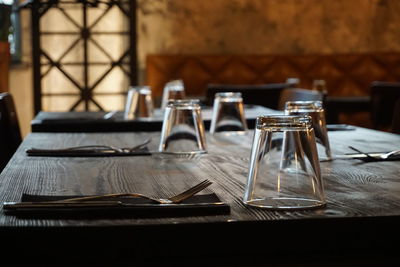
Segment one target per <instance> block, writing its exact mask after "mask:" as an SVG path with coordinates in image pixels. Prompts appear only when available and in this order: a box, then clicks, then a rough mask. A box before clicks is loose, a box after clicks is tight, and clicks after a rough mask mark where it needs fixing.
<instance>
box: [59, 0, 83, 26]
mask: <svg viewBox="0 0 400 267" xmlns="http://www.w3.org/2000/svg"><path fill="white" fill-rule="evenodd" d="M57 8H58V9H59V10H60V11H61V13H63V14H64V16H65V17H66V18H67V19H68V20H69V21H70V22H71V23H72V24H74V26H75V27H77V28H78V29H79V30H82V27H81V25H79V23H78V22H76V21H75V19H74V18H72V17H71V16H70V15H69V14H68V13H67V12H66V11H65V9H64V8H63V7H60V6H58V7H57Z"/></svg>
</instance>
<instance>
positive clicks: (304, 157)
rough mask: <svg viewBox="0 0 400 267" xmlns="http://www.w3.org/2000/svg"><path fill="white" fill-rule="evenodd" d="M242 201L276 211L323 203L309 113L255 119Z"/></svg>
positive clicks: (318, 166) (310, 206) (322, 190)
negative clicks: (305, 114)
mask: <svg viewBox="0 0 400 267" xmlns="http://www.w3.org/2000/svg"><path fill="white" fill-rule="evenodd" d="M243 202H244V203H245V204H246V205H249V206H252V207H259V208H266V209H277V210H280V209H283V210H284V209H287V210H292V209H306V208H316V207H321V206H324V205H325V195H324V188H323V181H322V178H321V171H320V165H319V161H318V155H317V151H316V143H315V138H314V130H313V128H312V126H311V118H310V117H309V116H290V115H275V116H272V115H271V116H260V117H258V118H257V122H256V129H255V134H254V139H253V145H252V149H251V156H250V166H249V174H248V177H247V184H246V187H245V193H244V198H243Z"/></svg>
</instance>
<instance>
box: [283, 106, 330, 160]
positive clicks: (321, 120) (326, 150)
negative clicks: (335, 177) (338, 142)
mask: <svg viewBox="0 0 400 267" xmlns="http://www.w3.org/2000/svg"><path fill="white" fill-rule="evenodd" d="M285 114H287V115H308V116H311V118H312V126H313V127H314V132H315V138H316V140H317V149H318V155H319V157H320V158H321V159H328V160H329V159H331V158H332V153H331V148H330V145H329V138H328V131H327V129H326V121H325V111H324V108H323V107H322V102H321V101H288V102H286V104H285ZM324 154H325V155H326V158H324V156H323V155H324Z"/></svg>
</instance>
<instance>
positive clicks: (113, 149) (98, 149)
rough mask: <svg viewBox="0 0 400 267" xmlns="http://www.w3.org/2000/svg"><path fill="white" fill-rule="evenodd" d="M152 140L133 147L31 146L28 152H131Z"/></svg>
mask: <svg viewBox="0 0 400 267" xmlns="http://www.w3.org/2000/svg"><path fill="white" fill-rule="evenodd" d="M150 142H151V138H148V139H146V140H145V141H144V142H143V143H140V144H138V145H136V146H133V147H122V148H119V147H115V146H107V145H87V146H74V147H66V148H55V149H42V148H30V149H28V150H27V153H49V152H50V153H51V152H67V153H74V152H78V153H79V152H88V151H91V152H109V153H110V152H111V153H112V152H115V153H130V152H134V151H136V150H139V149H141V148H143V147H145V146H146V145H147V144H148V143H150Z"/></svg>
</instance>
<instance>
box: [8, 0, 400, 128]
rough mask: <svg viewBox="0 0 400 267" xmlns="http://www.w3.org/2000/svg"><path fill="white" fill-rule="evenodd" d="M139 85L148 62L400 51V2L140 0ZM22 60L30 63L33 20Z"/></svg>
mask: <svg viewBox="0 0 400 267" xmlns="http://www.w3.org/2000/svg"><path fill="white" fill-rule="evenodd" d="M137 3H138V10H137V15H138V52H139V67H140V70H141V77H142V78H141V80H142V81H143V80H144V79H143V75H144V71H143V70H144V67H145V56H146V55H147V54H149V53H164V54H166V53H169V54H177V53H182V54H189V53H193V54H277V53H278V54H292V53H295V54H298V53H300V54H307V53H323V54H334V53H347V52H386V51H387V52H389V51H391V52H393V51H397V52H400V16H399V14H400V1H399V0H137ZM23 13H25V14H24V21H25V22H24V33H25V36H24V42H25V46H24V48H25V50H24V55H25V56H24V58H25V61H26V62H29V61H30V49H29V45H30V39H29V35H28V32H29V16H28V14H29V13H28V12H27V11H23ZM10 88H11V91H12V92H15V94H16V98H17V99H16V102H17V103H18V109H21V108H20V106H21V105H22V106H23V107H24V108H23V109H22V111H19V115H20V118H21V124H22V127H23V129H24V130H23V131H24V134H26V133H27V132H28V131H29V121H30V119H31V117H32V116H33V114H32V111H31V110H32V102H33V100H32V93H31V92H32V88H31V70H30V67H28V68H22V69H21V68H19V69H14V70H12V71H11V77H10Z"/></svg>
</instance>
